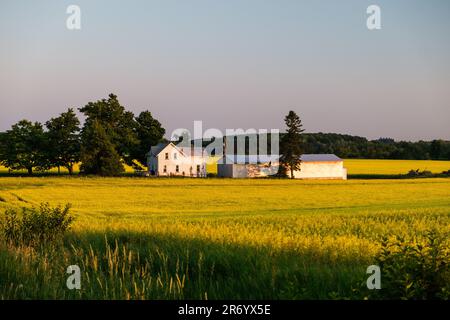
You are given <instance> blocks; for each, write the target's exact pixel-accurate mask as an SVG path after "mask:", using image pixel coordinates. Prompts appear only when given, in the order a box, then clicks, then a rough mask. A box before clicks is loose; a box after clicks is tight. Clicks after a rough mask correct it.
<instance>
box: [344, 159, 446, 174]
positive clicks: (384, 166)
mask: <svg viewBox="0 0 450 320" xmlns="http://www.w3.org/2000/svg"><path fill="white" fill-rule="evenodd" d="M344 167H346V168H347V173H348V174H406V173H408V171H410V170H417V169H419V170H420V171H423V170H428V171H431V172H433V173H441V172H442V171H447V170H450V161H436V160H369V159H345V160H344Z"/></svg>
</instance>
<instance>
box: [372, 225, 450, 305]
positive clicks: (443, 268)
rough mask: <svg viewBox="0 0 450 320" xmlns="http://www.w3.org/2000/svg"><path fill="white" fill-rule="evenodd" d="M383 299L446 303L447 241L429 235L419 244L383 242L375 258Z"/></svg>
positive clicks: (449, 281)
mask: <svg viewBox="0 0 450 320" xmlns="http://www.w3.org/2000/svg"><path fill="white" fill-rule="evenodd" d="M377 263H378V265H379V266H380V268H381V274H382V276H381V286H382V290H379V291H378V290H376V291H377V292H374V294H375V295H379V297H382V298H383V299H420V300H424V299H448V298H449V297H450V270H449V263H450V254H449V248H448V241H447V240H446V238H445V237H444V236H442V235H439V234H438V233H436V232H435V231H430V232H429V233H428V234H427V235H426V237H425V239H424V240H423V241H421V242H417V241H414V242H406V241H404V240H402V239H399V238H397V239H396V240H395V241H387V240H384V241H383V244H382V250H381V252H380V253H379V255H378V256H377Z"/></svg>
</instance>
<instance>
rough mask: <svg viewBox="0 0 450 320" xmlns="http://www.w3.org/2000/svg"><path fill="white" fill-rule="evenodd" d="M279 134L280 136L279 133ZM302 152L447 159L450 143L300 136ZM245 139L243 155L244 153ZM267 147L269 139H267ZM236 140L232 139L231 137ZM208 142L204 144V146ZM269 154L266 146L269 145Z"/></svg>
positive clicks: (335, 135)
mask: <svg viewBox="0 0 450 320" xmlns="http://www.w3.org/2000/svg"><path fill="white" fill-rule="evenodd" d="M281 135H282V134H281ZM302 137H303V146H302V147H303V152H304V153H333V154H335V155H337V156H338V157H341V158H354V159H402V160H450V141H446V140H433V141H418V142H409V141H395V140H394V139H391V138H380V139H377V140H368V139H367V138H364V137H358V136H352V135H348V134H337V133H322V132H319V133H303V134H302ZM248 140H249V137H248V136H247V137H246V154H248ZM267 140H268V143H269V145H270V137H268V138H267ZM235 141H236V137H235ZM209 142H210V141H204V142H203V143H204V146H206V145H207V144H208V143H209ZM269 152H270V146H269Z"/></svg>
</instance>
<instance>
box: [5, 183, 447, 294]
mask: <svg viewBox="0 0 450 320" xmlns="http://www.w3.org/2000/svg"><path fill="white" fill-rule="evenodd" d="M41 202H49V203H50V204H52V205H57V204H65V203H72V205H73V213H74V215H75V216H76V221H75V223H74V226H73V229H72V230H71V232H70V234H68V235H67V236H66V237H65V239H64V244H62V245H61V246H58V247H55V248H53V247H52V248H45V250H43V251H39V250H38V251H34V250H32V249H29V248H11V247H7V246H5V245H2V246H1V249H0V297H1V298H5V299H9V298H51V299H71V298H83V299H181V298H188V299H220V298H230V299H259V298H266V299H271V298H273V299H335V298H352V299H361V298H364V297H366V296H367V295H368V294H369V293H368V292H367V290H365V289H364V285H363V284H365V280H366V278H367V275H366V268H367V266H369V265H371V264H373V263H374V257H375V256H376V255H377V254H378V253H379V252H380V250H381V244H382V242H383V241H384V240H385V239H386V238H387V239H389V238H394V237H396V236H401V237H403V238H404V239H406V240H407V241H410V242H411V243H419V244H420V243H424V242H423V241H424V239H425V237H426V234H427V232H428V231H430V230H436V231H437V232H438V233H439V234H440V235H444V236H445V235H448V234H449V232H450V180H448V179H437V178H435V179H417V180H349V181H290V180H275V179H273V180H232V179H188V178H187V179H177V178H173V179H171V178H160V179H153V178H80V177H73V178H70V177H55V178H51V177H40V178H0V211H4V210H5V209H6V208H20V207H23V206H26V207H29V206H33V205H38V204H39V203H41ZM447 239H448V238H447ZM447 241H448V240H447ZM449 247H450V246H449ZM72 264H77V265H79V266H80V268H81V270H82V289H81V290H79V291H77V290H75V291H71V290H68V289H67V288H66V286H65V281H66V277H67V275H66V273H65V268H67V266H68V265H72Z"/></svg>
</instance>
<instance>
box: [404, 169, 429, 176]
mask: <svg viewBox="0 0 450 320" xmlns="http://www.w3.org/2000/svg"><path fill="white" fill-rule="evenodd" d="M406 175H407V176H408V177H420V178H431V177H433V176H434V174H433V173H432V172H431V171H428V170H423V171H420V170H419V169H417V170H410V171H409V172H408V173H407V174H406Z"/></svg>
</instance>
